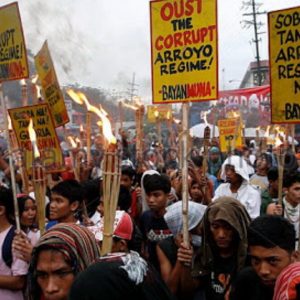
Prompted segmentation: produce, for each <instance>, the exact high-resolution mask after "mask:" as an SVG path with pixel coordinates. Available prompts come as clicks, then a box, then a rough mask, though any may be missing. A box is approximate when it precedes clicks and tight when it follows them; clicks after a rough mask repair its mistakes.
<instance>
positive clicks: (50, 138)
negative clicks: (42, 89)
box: [8, 103, 64, 173]
mask: <svg viewBox="0 0 300 300" xmlns="http://www.w3.org/2000/svg"><path fill="white" fill-rule="evenodd" d="M8 112H9V115H10V118H11V122H12V126H13V129H14V132H15V134H16V138H17V142H18V145H19V148H20V151H22V152H23V153H22V154H23V157H24V159H25V163H24V165H25V166H26V170H27V172H28V173H31V170H32V166H33V152H32V143H31V141H30V138H29V133H28V125H29V121H30V119H32V121H33V128H34V130H35V132H36V135H37V146H38V149H39V152H40V157H41V161H42V163H43V165H44V166H45V169H46V172H59V171H62V170H64V161H63V155H62V151H61V148H60V143H59V140H58V137H57V135H56V131H55V127H54V123H53V120H52V118H51V114H50V108H49V106H48V104H47V103H43V104H38V105H32V106H26V107H18V108H13V109H9V110H8Z"/></svg>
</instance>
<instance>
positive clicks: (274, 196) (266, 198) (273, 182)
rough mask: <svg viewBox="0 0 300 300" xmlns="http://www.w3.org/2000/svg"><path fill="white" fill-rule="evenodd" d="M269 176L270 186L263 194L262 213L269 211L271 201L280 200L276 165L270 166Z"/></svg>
mask: <svg viewBox="0 0 300 300" xmlns="http://www.w3.org/2000/svg"><path fill="white" fill-rule="evenodd" d="M267 176H268V181H269V187H268V189H267V190H265V191H264V192H263V193H262V194H261V206H260V214H261V215H264V214H266V213H267V208H268V205H269V204H270V203H274V202H275V203H276V202H277V201H278V169H277V168H276V167H272V168H270V169H269V171H268V174H267ZM276 204H277V203H276Z"/></svg>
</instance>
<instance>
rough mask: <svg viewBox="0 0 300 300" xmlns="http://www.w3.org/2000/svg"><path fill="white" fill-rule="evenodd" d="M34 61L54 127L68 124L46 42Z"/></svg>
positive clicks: (66, 113) (62, 98)
mask: <svg viewBox="0 0 300 300" xmlns="http://www.w3.org/2000/svg"><path fill="white" fill-rule="evenodd" d="M34 61H35V67H36V70H37V73H38V75H39V79H40V81H41V85H42V94H43V97H44V99H45V100H46V101H47V102H48V104H49V107H50V111H51V114H52V116H53V119H54V124H55V127H59V126H62V125H64V124H66V123H68V122H69V117H68V112H67V109H66V106H65V102H64V97H63V94H62V92H61V89H60V86H59V83H58V80H57V77H56V73H55V69H54V65H53V62H52V58H51V55H50V52H49V48H48V44H47V41H46V42H45V43H44V45H43V47H42V49H41V50H40V51H39V52H38V54H37V55H36V56H35V58H34Z"/></svg>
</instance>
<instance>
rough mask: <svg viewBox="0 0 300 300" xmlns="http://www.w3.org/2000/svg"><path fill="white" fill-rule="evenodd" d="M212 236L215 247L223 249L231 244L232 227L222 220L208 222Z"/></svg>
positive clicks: (232, 237)
mask: <svg viewBox="0 0 300 300" xmlns="http://www.w3.org/2000/svg"><path fill="white" fill-rule="evenodd" d="M210 231H211V234H212V238H213V240H214V242H215V243H216V245H217V247H218V248H220V249H222V250H225V249H229V248H230V247H231V246H232V243H233V239H234V229H233V228H232V227H231V226H230V225H229V224H228V223H227V222H225V221H223V220H215V221H213V222H212V223H211V224H210Z"/></svg>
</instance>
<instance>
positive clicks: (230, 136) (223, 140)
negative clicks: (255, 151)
mask: <svg viewBox="0 0 300 300" xmlns="http://www.w3.org/2000/svg"><path fill="white" fill-rule="evenodd" d="M218 127H219V139H220V149H221V152H230V151H231V150H232V149H235V148H237V147H241V146H242V145H243V140H242V126H241V124H240V119H239V118H238V119H234V118H232V119H225V120H219V121H218Z"/></svg>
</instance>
